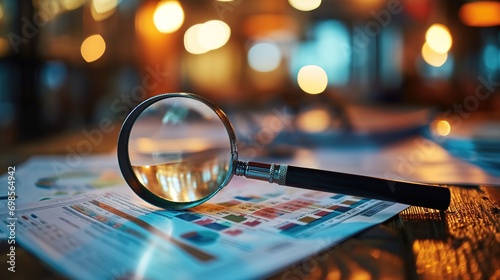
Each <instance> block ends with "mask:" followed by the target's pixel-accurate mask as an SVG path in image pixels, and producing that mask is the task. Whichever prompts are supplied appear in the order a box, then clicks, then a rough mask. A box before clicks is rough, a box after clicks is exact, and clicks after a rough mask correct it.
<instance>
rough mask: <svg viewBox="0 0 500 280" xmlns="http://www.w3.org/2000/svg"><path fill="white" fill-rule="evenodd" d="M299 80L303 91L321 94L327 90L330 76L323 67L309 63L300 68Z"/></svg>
mask: <svg viewBox="0 0 500 280" xmlns="http://www.w3.org/2000/svg"><path fill="white" fill-rule="evenodd" d="M297 82H298V84H299V87H300V88H301V89H302V90H303V91H305V92H307V93H309V94H319V93H322V92H323V91H325V89H326V86H327V85H328V76H327V75H326V72H325V70H323V68H321V67H319V66H317V65H307V66H304V67H302V68H300V70H299V73H298V74H297Z"/></svg>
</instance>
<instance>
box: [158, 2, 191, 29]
mask: <svg viewBox="0 0 500 280" xmlns="http://www.w3.org/2000/svg"><path fill="white" fill-rule="evenodd" d="M153 21H154V23H155V26H156V29H158V31H160V32H161V33H172V32H175V31H177V30H178V29H179V28H180V27H181V26H182V24H183V23H184V10H183V9H182V7H181V4H180V3H179V2H177V1H161V2H159V3H158V4H157V6H156V9H155V12H154V14H153Z"/></svg>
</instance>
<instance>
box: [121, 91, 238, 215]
mask: <svg viewBox="0 0 500 280" xmlns="http://www.w3.org/2000/svg"><path fill="white" fill-rule="evenodd" d="M174 97H177V98H190V99H194V100H196V101H199V102H202V103H204V104H205V105H207V106H208V107H209V108H211V109H212V110H213V111H214V112H215V113H216V114H217V116H218V117H219V119H220V120H221V121H222V123H223V124H224V127H225V128H226V131H227V134H228V136H229V141H230V146H231V160H230V163H229V172H228V173H227V175H226V178H224V180H223V182H222V184H221V185H220V186H219V187H218V188H217V189H216V190H215V191H214V192H213V193H212V194H210V195H209V196H207V197H205V198H202V199H199V200H196V201H192V202H174V201H169V200H166V199H164V198H162V197H159V196H157V195H155V194H154V193H152V192H151V191H150V190H148V189H147V188H146V187H145V186H143V185H142V184H141V182H140V181H139V179H137V177H136V176H135V173H134V171H133V169H132V164H131V163H130V157H129V152H128V145H129V137H130V132H131V131H132V127H133V126H134V123H135V120H136V119H137V117H139V116H140V114H141V113H142V112H143V111H144V110H145V109H146V108H148V107H149V106H151V105H152V104H153V103H156V102H159V101H161V100H163V99H166V98H174ZM117 155H118V164H119V166H120V171H121V173H122V175H123V177H124V179H125V181H126V182H127V184H128V185H129V186H130V188H131V189H132V190H133V191H134V192H135V193H136V194H137V195H138V196H139V197H140V198H142V199H144V200H145V201H147V202H149V203H151V204H153V205H155V206H158V207H161V208H165V209H172V210H182V209H187V208H191V207H194V206H197V205H199V204H201V203H203V202H205V201H207V200H209V199H210V198H211V197H212V196H214V195H215V194H216V193H217V192H219V191H220V190H221V189H222V188H224V187H225V186H226V185H227V184H228V183H229V181H231V178H232V176H233V174H234V168H235V166H236V163H237V161H238V151H237V146H236V135H235V133H234V129H233V127H232V125H231V123H230V122H229V119H228V118H227V116H226V114H225V113H224V111H222V110H221V109H220V108H219V107H217V106H216V105H214V104H213V103H212V102H210V101H209V100H207V99H205V98H203V97H201V96H199V95H196V94H193V93H186V92H179V93H164V94H160V95H156V96H153V97H151V98H149V99H146V100H144V101H143V102H141V103H140V104H139V105H137V107H135V108H134V109H133V110H132V111H131V112H130V113H129V115H128V116H127V118H126V119H125V121H124V122H123V125H122V127H121V129H120V134H119V136H118V146H117Z"/></svg>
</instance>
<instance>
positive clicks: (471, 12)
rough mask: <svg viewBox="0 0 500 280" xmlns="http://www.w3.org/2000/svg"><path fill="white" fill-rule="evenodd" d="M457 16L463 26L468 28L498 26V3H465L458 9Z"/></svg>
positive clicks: (499, 12) (499, 8) (499, 3)
mask: <svg viewBox="0 0 500 280" xmlns="http://www.w3.org/2000/svg"><path fill="white" fill-rule="evenodd" d="M458 16H459V18H460V20H461V21H462V22H463V23H464V24H465V25H469V26H476V27H487V26H496V25H500V2H498V1H473V2H469V3H465V4H463V5H462V6H461V7H460V10H459V11H458Z"/></svg>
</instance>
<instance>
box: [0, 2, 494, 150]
mask: <svg viewBox="0 0 500 280" xmlns="http://www.w3.org/2000/svg"><path fill="white" fill-rule="evenodd" d="M178 91H183V92H194V93H197V94H199V95H202V96H204V97H207V98H209V99H211V100H213V101H214V102H216V103H217V104H218V105H220V106H221V107H223V108H224V109H226V110H228V111H229V113H230V114H231V113H235V112H246V111H267V112H277V113H276V114H275V118H274V119H275V120H276V118H278V119H279V118H281V119H282V117H283V115H285V116H289V115H290V116H294V122H295V123H296V124H297V125H298V126H299V127H302V128H303V129H304V130H306V131H308V132H321V131H324V130H328V129H331V128H332V127H333V128H339V127H340V128H345V129H347V130H348V129H350V128H352V125H353V124H352V123H353V122H356V120H355V119H356V117H358V119H359V117H360V116H363V117H362V118H361V119H362V120H361V122H359V121H358V123H362V122H363V120H364V121H365V122H366V121H368V122H369V121H370V120H371V118H370V116H371V115H376V114H378V115H380V112H387V110H385V109H384V110H380V108H401V107H404V108H425V109H429V108H431V109H432V112H439V113H440V114H441V115H440V116H441V117H440V118H441V120H440V122H438V123H436V125H437V126H436V129H437V131H438V133H440V134H441V135H446V134H447V133H449V130H450V129H452V128H453V125H454V124H455V125H456V124H459V123H458V121H461V120H465V119H468V118H469V117H472V115H481V116H484V115H485V114H486V116H493V115H495V114H496V112H498V111H500V2H499V1H464V0H462V1H451V0H447V1H433V0H272V1H269V0H249V1H243V0H234V1H230V0H219V1H217V0H186V1H173V0H168V1H157V0H53V1H49V0H32V1H31V0H26V1H15V0H0V135H1V140H0V141H1V142H0V144H1V145H2V147H4V148H5V147H9V146H10V145H13V144H16V143H20V142H24V141H27V140H36V139H38V138H40V137H45V136H47V135H51V134H53V133H57V132H61V131H65V130H68V129H72V130H75V129H76V130H78V129H81V128H84V127H89V126H99V125H102V123H103V121H104V123H107V121H108V120H110V121H116V122H121V121H123V120H124V118H125V116H126V115H127V113H128V112H129V111H130V110H131V109H132V108H133V107H134V106H135V105H137V104H138V103H139V102H140V101H142V100H144V99H146V98H148V97H150V96H154V95H156V94H160V93H165V92H178ZM353 106H354V107H355V108H358V109H359V106H361V107H362V108H364V109H363V110H361V109H359V110H358V111H355V112H354V113H352V112H351V111H349V110H350V109H346V108H352V107H353ZM356 106H358V107H356ZM374 107H375V108H378V109H376V110H375V109H373V111H369V110H368V111H367V108H370V110H371V109H372V108H374ZM391 110H393V111H394V109H391ZM279 112H281V113H280V114H281V115H279V114H278V113H279ZM304 116H305V117H304ZM405 116H406V117H405V118H401V120H404V122H413V120H414V119H422V118H424V119H425V118H426V117H422V116H421V115H412V114H410V115H408V114H405ZM295 117H297V118H295ZM242 119H243V120H244V119H245V117H243V118H242ZM375 119H376V118H375ZM391 119H392V121H394V118H391V117H387V116H386V117H385V119H384V118H382V119H381V121H375V123H377V122H378V123H379V125H380V122H381V125H382V126H391V124H390V123H388V122H387V121H388V120H391ZM236 121H237V120H236ZM264 121H266V119H265V118H264ZM267 121H268V122H271V125H272V121H273V119H269V118H268V119H267ZM372 121H373V120H372ZM282 124H283V122H282V123H281V124H277V125H275V126H274V127H275V128H278V129H282ZM271 132H276V130H274V131H271ZM264 136H265V135H264ZM275 136H276V135H270V136H269V138H272V137H275ZM263 139H264V138H263ZM263 142H265V141H263ZM263 144H265V143H263Z"/></svg>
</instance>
